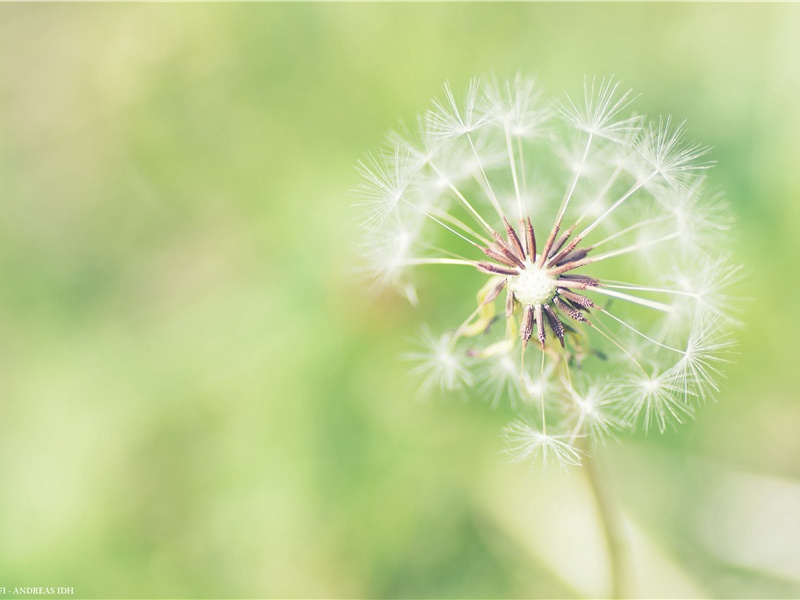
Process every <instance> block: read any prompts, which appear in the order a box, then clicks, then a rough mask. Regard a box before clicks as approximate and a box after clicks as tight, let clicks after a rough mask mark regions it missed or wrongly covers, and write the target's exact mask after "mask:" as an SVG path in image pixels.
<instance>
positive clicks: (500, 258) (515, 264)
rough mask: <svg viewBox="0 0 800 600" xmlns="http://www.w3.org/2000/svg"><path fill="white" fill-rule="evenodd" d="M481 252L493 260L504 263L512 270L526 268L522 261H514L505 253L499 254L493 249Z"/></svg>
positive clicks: (485, 249)
mask: <svg viewBox="0 0 800 600" xmlns="http://www.w3.org/2000/svg"><path fill="white" fill-rule="evenodd" d="M481 250H482V251H483V253H484V254H485V255H486V256H488V257H489V258H491V259H492V260H496V261H497V262H500V263H503V264H504V265H508V266H509V267H512V268H516V267H520V268H522V269H524V268H525V265H524V264H523V263H522V261H519V260H513V259H512V258H511V257H509V256H508V255H506V254H505V253H503V252H498V251H497V250H494V249H492V248H481Z"/></svg>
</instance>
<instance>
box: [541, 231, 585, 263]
mask: <svg viewBox="0 0 800 600" xmlns="http://www.w3.org/2000/svg"><path fill="white" fill-rule="evenodd" d="M582 239H583V238H582V237H581V236H578V237H576V238H575V239H573V240H572V241H571V242H570V243H569V244H567V247H566V248H564V249H563V250H562V251H561V252H559V253H558V254H556V255H555V256H554V257H553V259H552V260H551V261H550V264H549V265H548V266H550V265H555V264H558V263H560V262H561V261H562V260H563V259H564V257H565V256H566V255H567V254H569V253H570V252H572V251H573V250H574V249H575V246H577V245H578V244H580V243H581V240H582Z"/></svg>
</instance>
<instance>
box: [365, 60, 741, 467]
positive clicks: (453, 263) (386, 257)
mask: <svg viewBox="0 0 800 600" xmlns="http://www.w3.org/2000/svg"><path fill="white" fill-rule="evenodd" d="M634 99H635V97H634V95H633V93H632V92H631V91H629V90H626V89H625V88H624V87H623V86H622V85H621V83H620V82H618V81H615V80H613V79H598V78H592V79H587V80H585V82H584V86H583V90H582V92H581V93H580V94H578V95H577V96H576V97H572V96H569V95H567V96H566V97H564V98H562V99H560V100H555V101H548V100H547V99H546V96H545V94H544V91H543V90H542V89H541V88H540V86H539V85H538V83H537V82H536V81H535V80H534V79H532V78H529V77H523V76H521V75H518V76H517V77H516V78H514V79H513V80H511V81H505V82H498V81H490V82H488V83H483V82H481V81H479V80H477V79H476V80H473V81H472V82H471V83H470V85H469V87H468V90H467V92H466V94H465V95H464V96H463V99H462V98H460V97H459V96H458V95H456V94H455V93H454V92H453V91H452V89H451V88H450V86H448V85H445V88H444V94H443V96H442V97H441V98H440V99H437V100H435V101H434V102H433V103H432V106H431V108H430V109H429V110H428V111H427V112H426V113H425V114H423V115H421V116H420V117H419V118H418V119H417V121H416V127H414V128H406V129H405V130H402V131H400V132H396V133H392V134H390V135H389V136H388V138H387V143H386V145H385V146H384V148H383V149H381V150H379V151H377V152H375V153H373V154H370V155H368V156H367V158H365V159H364V160H363V161H361V163H360V164H359V172H360V175H361V184H360V185H359V188H358V193H359V195H360V198H361V203H360V206H361V208H362V209H363V211H364V217H363V229H364V242H363V245H364V246H363V256H364V257H365V260H366V262H367V263H368V269H369V271H370V273H371V274H372V276H373V278H374V280H375V282H376V283H377V284H380V285H393V286H396V287H397V288H398V289H400V290H401V291H402V292H403V293H404V294H405V295H406V296H407V297H408V298H409V299H410V300H412V301H416V299H417V292H416V287H415V284H414V279H413V277H412V273H413V272H415V271H416V270H417V269H421V268H432V269H440V268H448V269H450V268H455V267H459V268H462V269H463V268H465V267H466V269H464V275H465V277H469V278H472V279H471V280H470V281H473V282H474V290H475V293H476V301H475V303H474V304H473V305H472V309H470V308H466V309H465V313H469V314H464V315H463V316H464V317H465V318H464V320H463V321H461V322H458V321H454V322H451V323H448V324H447V325H446V326H445V327H444V328H443V329H444V330H445V331H446V333H444V334H442V335H434V334H433V333H431V331H430V330H425V331H424V332H423V335H422V343H423V344H424V346H425V350H423V351H420V352H416V353H413V354H411V355H409V357H410V358H412V359H414V360H416V361H417V363H418V364H417V366H416V367H415V371H416V373H418V374H419V375H420V376H421V377H422V380H423V383H422V387H423V388H424V390H426V391H429V392H430V391H434V390H438V391H440V392H442V393H444V392H449V391H453V390H456V389H473V390H474V393H476V394H479V395H480V396H483V397H484V398H485V399H486V400H487V401H489V402H490V403H492V404H494V405H496V404H498V403H500V402H504V401H508V402H509V403H510V404H511V405H512V406H513V407H514V408H515V409H516V410H517V411H518V412H519V413H520V416H519V420H518V421H515V422H514V423H512V424H511V425H509V427H508V429H507V430H506V438H507V439H508V441H509V444H510V448H509V453H510V454H511V456H512V457H514V458H515V459H517V460H522V459H525V460H528V459H539V460H543V461H549V462H556V463H560V464H562V465H573V464H579V463H581V462H582V461H583V460H584V459H585V458H586V456H587V449H588V448H590V447H591V442H592V440H598V439H603V438H605V437H608V436H612V435H614V434H615V432H619V431H621V430H626V429H632V428H635V427H637V426H641V427H643V428H644V429H650V428H657V429H658V430H659V431H664V430H665V429H666V428H667V427H671V426H674V425H676V424H678V423H681V422H683V421H684V420H686V419H687V418H689V417H690V416H691V415H692V414H693V412H694V410H695V408H696V406H697V405H698V403H699V402H703V401H705V400H707V399H710V398H711V399H713V398H714V396H715V395H716V393H717V392H718V391H719V380H720V378H721V377H722V375H723V371H724V366H725V364H726V358H725V354H726V352H727V351H728V350H729V348H730V345H731V340H730V328H731V325H732V324H733V323H734V322H735V321H734V319H732V318H731V316H730V312H731V299H730V296H729V294H728V291H727V289H728V287H729V286H730V285H731V284H732V283H734V282H735V281H736V280H737V279H738V277H739V268H738V266H736V265H735V264H734V263H733V262H732V261H731V260H730V258H729V257H728V256H727V255H726V254H725V252H724V251H723V250H721V248H722V246H723V242H724V239H725V236H726V235H727V232H728V227H729V218H728V213H727V208H726V206H725V204H724V203H723V202H722V201H721V200H720V198H719V196H718V195H715V194H711V193H708V192H707V191H706V188H707V176H706V175H707V172H708V168H709V167H710V163H709V162H708V161H706V160H705V159H704V157H705V156H706V154H707V151H708V149H707V148H706V147H704V146H700V145H697V144H695V143H692V142H691V141H689V140H688V138H687V130H686V127H685V124H684V123H679V124H677V125H676V124H675V122H674V121H673V120H672V119H671V118H670V117H667V118H659V119H657V120H655V121H648V120H647V119H644V118H642V117H641V116H638V115H635V114H632V112H631V104H632V102H633V101H634ZM447 302H448V303H449V304H450V305H453V306H464V307H467V306H468V305H469V304H471V303H472V299H471V298H470V299H468V300H467V299H460V298H452V297H451V298H447ZM470 310H471V312H470ZM498 317H499V318H498ZM498 320H500V321H501V323H502V324H495V325H493V326H491V327H490V325H492V323H494V322H495V321H498Z"/></svg>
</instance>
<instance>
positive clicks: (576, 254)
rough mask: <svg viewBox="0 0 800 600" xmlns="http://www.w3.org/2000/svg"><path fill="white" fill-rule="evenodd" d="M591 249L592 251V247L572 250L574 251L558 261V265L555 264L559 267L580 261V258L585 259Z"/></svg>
mask: <svg viewBox="0 0 800 600" xmlns="http://www.w3.org/2000/svg"><path fill="white" fill-rule="evenodd" d="M591 249H592V247H591V246H589V247H588V248H579V249H578V250H574V251H572V252H570V253H569V254H567V255H566V256H565V257H564V258H562V259H561V260H560V261H558V263H557V264H558V265H559V266H561V265H565V264H567V263H569V262H572V261H575V260H580V259H582V258H585V257H586V255H587V254H589V252H590V251H591Z"/></svg>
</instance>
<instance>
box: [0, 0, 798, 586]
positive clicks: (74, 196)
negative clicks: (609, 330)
mask: <svg viewBox="0 0 800 600" xmlns="http://www.w3.org/2000/svg"><path fill="white" fill-rule="evenodd" d="M798 31H800V6H797V5H794V6H793V5H746V4H738V5H723V4H706V5H673V4H654V5H637V4H608V5H582V4H564V5H548V4H497V5H492V4H438V5H423V4H407V5H392V4H338V5H337V4H302V5H296V4H295V5H292V4H240V5H221V4H216V5H215V4H207V5H190V4H177V5H102V4H100V5H91V4H90V5H28V6H25V5H3V6H0V278H1V279H0V407H1V408H0V586H6V587H7V588H8V587H12V588H13V587H14V586H36V587H38V586H72V587H74V588H75V594H76V596H78V597H153V598H156V597H158V598H163V597H212V596H217V597H219V596H222V597H376V598H384V597H409V598H417V597H491V598H494V597H572V596H577V595H581V594H584V595H589V596H602V595H603V594H605V593H606V590H607V587H606V586H607V580H606V578H607V569H606V567H605V563H604V562H603V561H604V560H605V558H604V554H603V551H604V550H603V546H602V543H601V541H599V540H598V538H597V536H598V533H597V524H596V522H595V521H594V514H593V513H592V510H593V508H592V505H591V504H590V500H589V499H588V496H587V491H586V489H585V487H584V486H585V484H584V483H583V479H582V474H581V473H580V471H574V472H570V473H567V474H561V473H551V474H548V475H541V474H539V473H538V468H534V469H533V470H531V469H529V467H528V466H526V465H517V466H514V465H509V464H507V463H506V462H505V460H504V458H503V456H502V455H501V451H502V449H503V442H502V439H501V437H500V435H499V434H500V431H501V428H502V426H503V425H504V423H506V422H507V421H508V419H509V418H510V415H511V413H510V411H509V410H508V409H506V408H502V407H501V408H499V409H496V410H492V409H491V408H490V407H489V406H488V405H487V404H486V403H483V402H481V401H480V399H479V398H477V397H476V398H475V399H474V400H473V401H470V402H460V401H437V400H433V401H428V402H418V401H415V398H414V394H415V389H416V383H415V381H413V379H412V378H410V377H409V375H408V369H409V366H408V364H407V363H405V362H404V361H403V360H401V358H400V357H401V356H402V354H403V353H404V352H406V351H407V350H408V349H409V348H410V342H409V338H410V337H412V336H413V334H414V332H415V331H416V330H417V328H418V326H419V324H420V323H422V322H429V323H431V324H432V325H433V326H434V327H435V328H437V329H439V330H442V329H445V328H447V327H452V326H453V325H454V323H455V322H454V321H453V315H454V314H455V315H459V314H462V315H463V314H467V313H466V312H465V311H467V312H468V305H469V301H470V298H469V295H468V294H469V293H471V292H470V290H472V289H473V288H472V285H473V280H470V281H467V282H463V281H459V280H455V279H454V280H452V282H451V285H452V286H453V289H454V290H457V291H458V293H455V292H454V293H453V294H452V295H450V294H447V295H444V296H442V297H436V296H434V295H431V294H430V293H426V289H425V287H424V286H423V287H422V289H421V290H420V293H421V299H422V304H421V306H420V308H418V309H414V308H412V307H410V306H408V305H407V303H406V302H405V301H404V300H403V299H402V298H400V297H399V296H397V295H394V294H391V293H387V294H385V295H379V296H375V295H374V294H372V293H371V292H370V291H369V290H368V289H365V285H364V283H363V280H361V279H360V278H359V277H358V276H357V274H356V273H355V270H356V266H357V245H358V232H357V227H356V226H355V224H354V211H353V210H352V208H351V205H352V203H353V202H354V200H353V198H352V196H351V195H350V191H349V190H350V189H352V187H353V186H354V184H355V182H356V176H355V170H354V163H355V161H356V160H357V159H358V158H359V157H360V156H362V154H363V152H364V151H366V150H368V149H370V148H372V147H374V146H375V145H376V144H378V143H379V142H380V140H381V138H382V136H383V134H384V133H385V132H386V131H387V130H388V129H390V128H392V127H394V126H395V125H396V124H397V122H398V120H399V119H405V120H410V119H413V118H414V115H415V114H416V113H417V112H419V111H420V110H422V109H424V108H426V107H427V106H428V102H429V99H430V98H431V97H432V96H434V95H436V94H437V93H439V91H440V89H441V84H442V82H443V81H444V80H446V79H447V80H450V81H451V82H452V83H453V85H454V87H455V88H456V89H463V88H464V86H465V85H466V83H467V81H468V79H469V78H470V77H471V76H473V75H483V74H492V73H494V74H497V75H498V76H502V77H505V76H508V75H513V73H514V72H515V71H517V70H518V69H521V70H523V71H525V72H533V73H535V74H537V75H538V76H539V78H540V80H541V81H542V83H543V85H544V86H545V87H546V88H547V89H549V90H550V91H551V92H552V93H553V94H558V93H560V90H561V88H562V87H563V88H566V89H568V90H571V91H575V90H578V89H579V88H580V85H581V81H582V78H583V76H584V74H589V75H591V74H595V73H596V74H601V75H608V74H615V75H616V76H618V77H621V78H622V79H623V82H624V83H625V84H626V85H629V86H631V87H634V88H635V89H636V90H637V91H638V92H641V97H640V98H639V99H638V100H637V103H636V108H637V109H638V110H640V111H641V112H643V113H644V114H648V115H651V116H653V115H658V114H660V113H672V114H674V115H675V116H676V117H678V118H681V119H682V118H686V119H687V120H688V125H689V128H690V133H691V135H692V136H693V137H694V138H696V139H697V140H699V141H701V142H703V143H706V144H709V145H712V146H714V150H713V152H712V158H713V159H714V160H715V161H717V163H718V164H717V166H716V167H715V169H714V170H713V173H712V183H713V185H714V186H715V187H717V188H719V189H722V190H724V191H725V193H726V196H727V197H728V199H729V201H730V202H731V205H732V207H733V210H734V212H735V213H736V216H737V218H738V224H737V226H736V238H735V240H734V241H733V243H732V245H733V247H734V250H735V254H736V256H737V257H738V258H739V260H740V261H742V262H744V263H745V264H746V265H747V270H748V279H747V281H746V282H745V284H744V285H743V286H742V289H741V294H742V295H743V296H747V297H749V298H750V299H749V300H747V301H745V302H744V303H743V307H744V308H743V311H742V314H741V316H742V319H743V320H744V321H745V323H746V327H745V328H744V329H743V331H742V332H741V333H740V334H739V335H738V338H739V341H740V344H739V347H738V352H739V354H738V355H736V357H735V364H734V365H732V366H731V367H730V368H729V369H728V374H729V378H728V380H727V381H726V383H725V389H724V390H723V391H722V393H721V394H720V398H719V403H718V404H716V405H709V406H707V407H704V408H703V409H701V410H700V411H699V414H698V418H697V420H696V421H695V422H692V423H690V424H688V425H686V426H684V427H682V428H680V429H679V430H677V431H676V432H671V433H668V434H666V435H663V436H660V435H658V434H655V435H653V434H651V435H649V436H644V435H640V436H636V437H635V438H630V437H627V438H623V439H622V440H621V443H619V444H616V443H612V444H610V445H609V447H608V448H606V449H605V451H604V452H603V455H602V457H601V458H602V460H603V464H604V469H605V471H606V472H607V475H608V478H609V484H610V487H611V490H612V494H613V495H614V497H615V498H616V500H617V501H618V502H619V504H620V505H621V507H622V510H623V511H624V512H625V514H626V519H627V521H626V524H627V526H628V528H629V532H630V542H629V554H632V555H634V556H633V558H632V560H631V564H632V573H631V583H630V585H631V587H632V589H633V592H632V593H634V595H636V596H639V597H645V596H649V597H654V596H657V597H676V596H686V597H700V596H703V597H706V596H707V597H714V596H724V597H793V596H797V595H800V559H798V557H800V536H796V534H797V532H798V531H800V491H799V490H800V435H798V431H800V401H799V399H798V390H800V367H798V360H800V318H799V317H798V314H797V313H798V311H797V309H796V304H797V303H796V298H798V297H800V280H799V279H798V267H797V261H798V259H800V235H798V229H795V228H796V227H800V177H798V173H799V172H800V167H798V161H799V160H800V133H798V132H800V108H799V107H800V102H798V98H799V97H800V68H798V62H797V57H798V56H800V36H798V35H797V32H798ZM450 276H455V274H450ZM462 292H466V293H462ZM6 596H13V594H10V593H8V592H7V593H6Z"/></svg>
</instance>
